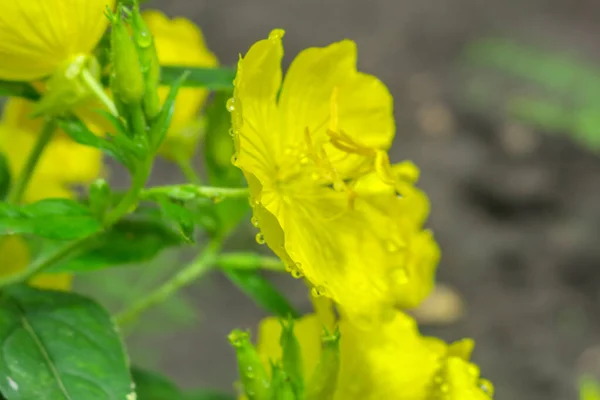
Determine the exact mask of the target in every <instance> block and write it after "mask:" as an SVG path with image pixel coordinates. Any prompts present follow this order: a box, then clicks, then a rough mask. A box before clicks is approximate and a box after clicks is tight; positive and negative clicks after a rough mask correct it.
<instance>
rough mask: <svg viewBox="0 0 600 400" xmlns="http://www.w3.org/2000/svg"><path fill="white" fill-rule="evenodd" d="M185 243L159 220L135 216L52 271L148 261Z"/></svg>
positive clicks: (75, 270) (122, 221) (85, 270)
mask: <svg viewBox="0 0 600 400" xmlns="http://www.w3.org/2000/svg"><path fill="white" fill-rule="evenodd" d="M182 243H183V240H182V239H181V237H180V236H179V235H178V234H177V233H176V232H174V231H173V229H172V228H171V227H170V226H168V225H167V224H166V223H165V222H164V221H162V220H161V219H160V218H159V217H157V216H151V215H149V214H146V215H140V213H136V214H133V215H131V216H129V217H127V218H125V219H123V220H121V221H119V222H117V223H116V224H115V225H114V226H113V227H112V228H111V229H110V230H109V231H108V232H106V233H103V234H102V235H101V236H100V237H99V238H98V241H97V242H96V244H95V245H94V246H92V247H90V248H88V250H87V251H86V252H84V253H82V254H80V255H79V256H77V257H75V258H72V259H69V260H66V261H63V262H62V263H59V264H56V265H54V266H53V267H52V268H51V269H50V270H49V271H51V272H73V273H77V272H87V271H94V270H99V269H103V268H109V267H115V266H119V265H124V264H130V263H139V262H144V261H149V260H151V259H153V258H154V257H155V256H157V255H158V254H159V253H160V252H161V251H163V250H165V249H167V248H169V247H173V246H178V245H180V244H182Z"/></svg>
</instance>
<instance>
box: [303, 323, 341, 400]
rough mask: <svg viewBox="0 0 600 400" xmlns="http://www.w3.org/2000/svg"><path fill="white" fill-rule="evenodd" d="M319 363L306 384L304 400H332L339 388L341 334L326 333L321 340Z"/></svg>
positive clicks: (337, 332)
mask: <svg viewBox="0 0 600 400" xmlns="http://www.w3.org/2000/svg"><path fill="white" fill-rule="evenodd" d="M321 343H322V351H321V357H320V358H319V362H318V364H317V366H316V368H315V370H314V371H313V373H312V375H311V377H310V380H309V381H308V383H307V384H306V392H305V396H304V400H331V399H333V395H334V393H335V391H336V388H337V382H338V373H339V369H340V333H339V331H336V332H334V333H333V334H330V333H328V332H327V331H325V333H324V334H323V336H322V338H321Z"/></svg>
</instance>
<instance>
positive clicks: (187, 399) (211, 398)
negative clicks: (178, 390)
mask: <svg viewBox="0 0 600 400" xmlns="http://www.w3.org/2000/svg"><path fill="white" fill-rule="evenodd" d="M183 399H184V400H236V399H237V397H235V396H234V395H231V394H225V393H220V392H218V391H216V390H210V389H200V390H194V391H192V392H191V393H188V394H185V395H184V396H183Z"/></svg>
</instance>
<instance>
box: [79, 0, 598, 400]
mask: <svg viewBox="0 0 600 400" xmlns="http://www.w3.org/2000/svg"><path fill="white" fill-rule="evenodd" d="M147 6H148V7H152V8H159V9H161V10H163V11H164V12H165V13H166V14H167V15H169V16H184V17H187V18H190V19H192V20H193V21H195V22H196V23H197V24H199V25H200V27H201V28H202V30H203V31H204V34H205V36H206V40H207V42H208V45H209V47H210V48H211V49H212V50H213V51H214V52H215V53H216V55H217V56H218V58H219V59H220V61H221V63H222V64H229V65H233V63H235V61H236V60H237V57H238V54H239V53H244V52H245V51H246V50H247V49H248V48H249V46H250V45H251V44H252V43H254V42H255V41H257V40H259V39H262V38H265V37H266V36H267V35H268V33H269V31H270V30H271V29H272V28H274V27H281V28H284V29H286V31H287V33H286V36H285V39H284V43H285V50H286V58H285V63H286V64H289V62H290V60H291V59H292V57H293V56H294V55H295V54H296V53H297V52H298V51H299V50H301V49H303V48H305V47H309V46H322V45H326V44H328V43H331V42H333V41H337V40H340V39H343V38H350V39H353V40H355V41H356V42H357V43H358V48H359V68H360V69H361V70H363V71H365V72H368V73H372V74H375V75H377V76H378V77H380V78H381V79H382V80H383V81H384V82H385V83H386V84H387V85H388V86H389V88H390V90H391V91H392V93H393V95H394V97H395V99H396V106H395V108H396V118H397V136H396V141H395V144H394V148H393V150H392V159H393V160H394V161H400V160H403V159H411V160H413V161H414V162H416V164H417V165H418V166H419V167H420V168H421V171H422V175H421V187H422V188H424V189H425V191H426V192H427V193H428V194H429V196H430V199H431V202H432V215H431V219H430V222H429V225H430V227H431V228H432V229H433V231H434V232H435V235H436V238H437V240H438V241H439V243H440V245H441V247H442V251H443V257H442V261H441V264H440V266H439V272H438V279H439V282H441V283H443V284H444V285H446V288H450V289H449V290H451V292H450V293H451V295H450V296H448V295H447V294H446V295H443V293H442V295H441V296H440V297H439V298H438V299H437V303H435V304H437V306H436V307H440V308H441V309H444V310H446V309H447V308H449V311H448V313H449V314H452V315H450V316H449V317H448V318H445V319H447V320H448V321H447V322H445V323H441V322H442V321H441V320H440V318H433V319H432V318H428V319H427V318H424V323H423V331H424V332H425V333H427V334H433V335H438V336H441V337H443V338H444V339H447V340H457V339H459V338H462V337H465V336H470V337H473V338H475V340H476V343H477V346H476V350H475V354H474V359H475V361H476V362H477V363H478V364H479V365H480V366H481V370H482V374H483V375H484V376H485V377H488V378H489V379H491V380H492V381H493V382H494V383H495V385H496V388H497V392H496V393H497V394H496V398H497V399H520V400H565V399H576V398H577V396H576V387H577V379H578V377H579V376H580V375H581V374H583V373H590V374H596V376H597V377H600V335H599V333H600V304H599V300H600V297H599V293H600V292H599V288H600V245H599V242H598V240H599V238H600V158H599V157H598V155H599V154H600V153H599V151H600V58H599V57H600V24H599V23H598V20H599V19H600V2H598V1H597V0H503V1H481V0H369V1H366V0H362V1H361V0H327V1H318V0H304V1H292V0H279V1H270V0H253V1H248V0H221V1H214V0H213V1H208V0H206V1H202V0H170V1H167V0H163V1H161V0H154V1H149V2H148V3H147ZM182 179H183V178H182V177H181V176H180V175H179V172H178V171H177V169H176V168H174V167H173V166H171V165H168V164H167V163H165V162H163V163H161V164H160V165H159V167H157V171H156V176H155V180H156V182H157V183H159V182H160V183H164V182H178V181H182ZM250 232H253V230H252V229H251V226H250V224H249V221H248V222H247V225H246V226H244V227H243V228H242V229H240V231H239V232H238V233H237V234H236V235H235V236H234V238H233V239H232V240H230V242H229V247H230V248H236V249H250V248H252V249H256V248H257V247H258V246H257V245H256V243H255V242H254V234H253V233H252V234H251V233H250ZM195 250H196V251H197V249H193V248H187V249H186V250H185V251H184V253H173V252H171V253H165V254H163V255H162V257H161V259H159V260H156V261H155V262H153V263H152V265H145V266H139V267H135V266H134V267H131V268H127V269H123V270H114V271H109V272H106V271H103V272H101V273H99V274H94V273H91V274H89V275H85V276H83V277H82V278H80V280H79V281H78V285H79V287H80V289H81V290H87V291H89V292H92V293H96V294H97V295H98V296H100V297H102V298H105V299H106V301H105V303H107V304H108V305H109V306H110V307H111V308H115V309H117V308H119V306H120V304H122V303H123V302H125V301H127V299H128V298H132V297H135V296H136V293H140V291H144V290H147V287H148V286H150V287H151V286H152V285H155V284H156V283H157V282H160V281H161V279H164V277H165V276H168V275H170V274H171V273H172V272H173V271H175V270H177V268H179V267H180V266H181V265H182V262H183V260H185V259H186V258H188V257H189V256H191V255H193V253H194V251H195ZM261 250H263V251H264V249H261ZM156 266H161V268H156ZM165 266H166V268H165ZM273 280H274V281H275V282H276V284H277V285H278V286H280V287H281V288H283V290H284V291H285V293H287V294H288V295H289V296H290V298H291V299H292V301H293V302H294V304H295V305H297V306H298V307H299V308H300V309H302V310H308V309H309V307H310V304H309V301H308V298H307V293H306V289H305V288H304V287H303V285H302V283H301V282H299V281H296V280H294V279H292V278H291V277H288V276H274V277H273ZM456 295H458V296H460V297H461V298H462V303H463V305H462V306H461V305H460V303H458V304H457V303H456V298H455V297H456ZM109 299H110V301H109ZM440 299H441V300H440ZM450 302H452V304H453V305H452V307H450V306H449V305H448V304H447V303H450ZM436 307H434V309H435V308H436ZM430 311H431V310H430ZM263 316H264V312H262V311H261V310H260V309H259V308H258V307H256V306H255V305H254V304H253V303H252V302H251V301H250V300H248V299H247V298H246V297H245V296H244V295H243V294H241V293H240V292H239V291H238V290H237V289H236V288H234V287H233V286H232V285H231V284H230V283H229V282H228V281H227V280H226V279H225V278H224V277H223V276H221V275H220V274H217V273H214V274H212V275H210V276H209V277H208V278H206V279H204V280H203V281H201V282H198V283H197V284H195V285H193V286H192V287H190V288H188V290H186V291H185V293H182V294H181V295H180V296H178V297H177V298H174V299H171V300H170V301H169V302H167V303H166V304H165V305H164V306H162V307H160V308H159V309H157V310H155V311H153V312H151V313H148V314H147V315H146V316H145V317H144V319H143V320H142V321H141V322H140V324H139V325H138V326H137V327H136V329H135V330H134V331H133V332H131V334H130V336H129V339H128V341H129V345H130V348H131V351H132V357H133V359H134V360H135V361H137V362H138V363H141V364H142V365H144V366H146V367H149V368H154V369H158V370H160V371H163V372H165V373H166V374H168V375H169V376H171V377H172V378H173V379H174V380H176V381H177V382H179V383H180V384H182V385H183V386H187V387H192V386H212V387H218V388H224V389H226V390H230V391H231V390H232V382H233V381H234V380H235V379H236V375H237V373H236V369H235V367H234V365H235V361H234V355H233V351H232V350H231V349H230V347H229V344H228V342H227V340H226V335H227V334H228V333H229V331H230V330H231V329H233V328H236V327H240V328H254V327H255V326H256V324H257V323H258V321H259V320H260V318H261V317H263ZM442 319H444V318H442Z"/></svg>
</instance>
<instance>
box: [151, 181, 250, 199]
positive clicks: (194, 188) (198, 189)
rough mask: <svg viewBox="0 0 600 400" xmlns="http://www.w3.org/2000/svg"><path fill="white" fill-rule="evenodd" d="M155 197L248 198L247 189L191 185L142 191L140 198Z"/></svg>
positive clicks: (160, 187)
mask: <svg viewBox="0 0 600 400" xmlns="http://www.w3.org/2000/svg"><path fill="white" fill-rule="evenodd" d="M155 195H162V196H169V197H174V198H181V199H182V200H184V199H189V198H190V196H197V197H206V198H209V199H213V200H217V199H218V200H222V199H238V198H244V197H248V188H222V187H214V186H199V185H193V184H185V185H170V186H159V187H154V188H149V189H146V190H143V191H142V193H141V197H142V198H145V199H148V198H151V197H152V196H155Z"/></svg>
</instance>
